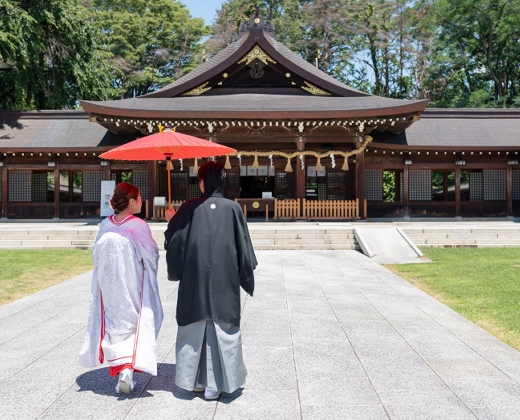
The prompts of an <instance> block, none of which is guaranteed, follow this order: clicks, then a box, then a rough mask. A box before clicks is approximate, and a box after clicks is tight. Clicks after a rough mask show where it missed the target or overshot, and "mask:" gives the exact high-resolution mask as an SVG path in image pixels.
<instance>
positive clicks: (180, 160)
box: [179, 159, 184, 172]
mask: <svg viewBox="0 0 520 420" xmlns="http://www.w3.org/2000/svg"><path fill="white" fill-rule="evenodd" d="M179 163H180V164H181V172H182V171H184V164H183V163H182V159H179Z"/></svg>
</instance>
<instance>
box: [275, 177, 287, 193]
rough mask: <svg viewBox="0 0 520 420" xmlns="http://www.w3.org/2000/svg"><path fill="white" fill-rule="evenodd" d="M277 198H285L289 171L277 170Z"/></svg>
mask: <svg viewBox="0 0 520 420" xmlns="http://www.w3.org/2000/svg"><path fill="white" fill-rule="evenodd" d="M275 179H276V198H277V199H279V200H283V199H284V198H287V197H288V194H287V172H276V178H275Z"/></svg>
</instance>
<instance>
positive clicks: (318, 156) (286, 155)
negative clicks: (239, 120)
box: [193, 136, 372, 173]
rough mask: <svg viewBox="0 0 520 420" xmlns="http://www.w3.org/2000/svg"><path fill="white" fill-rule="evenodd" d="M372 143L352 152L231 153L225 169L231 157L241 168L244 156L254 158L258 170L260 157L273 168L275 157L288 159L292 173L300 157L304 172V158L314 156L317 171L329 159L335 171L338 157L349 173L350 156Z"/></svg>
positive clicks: (366, 137)
mask: <svg viewBox="0 0 520 420" xmlns="http://www.w3.org/2000/svg"><path fill="white" fill-rule="evenodd" d="M371 141H372V137H371V136H365V141H364V142H363V144H361V146H359V148H357V149H354V150H350V151H348V152H344V151H341V150H332V151H330V152H325V153H318V152H315V151H312V150H306V151H303V152H293V153H285V152H281V151H274V150H272V151H269V152H258V151H246V150H243V151H239V152H235V153H230V154H229V155H226V163H225V166H224V168H225V169H231V162H230V160H229V157H230V156H236V157H237V159H238V163H239V165H240V166H242V156H252V157H254V161H253V166H252V167H253V168H254V169H258V168H259V164H258V158H259V157H267V158H269V161H270V166H271V167H273V157H274V156H280V157H283V158H286V159H287V165H286V166H285V172H292V171H293V169H292V166H291V159H292V158H295V157H299V158H300V160H301V167H302V170H304V169H305V161H304V156H314V157H315V158H316V160H317V162H316V170H317V171H321V170H323V165H322V164H321V158H326V157H329V158H330V163H331V166H332V168H333V169H334V168H335V167H336V158H335V156H336V155H337V156H342V157H343V159H344V161H343V166H342V167H341V169H342V170H343V171H348V170H349V166H348V158H349V156H355V155H358V154H360V153H362V152H363V151H364V150H365V149H366V147H367V146H368V144H369V143H370V142H371ZM213 160H214V158H213ZM193 170H194V172H195V173H197V172H198V170H199V166H198V162H197V159H195V165H194V167H193Z"/></svg>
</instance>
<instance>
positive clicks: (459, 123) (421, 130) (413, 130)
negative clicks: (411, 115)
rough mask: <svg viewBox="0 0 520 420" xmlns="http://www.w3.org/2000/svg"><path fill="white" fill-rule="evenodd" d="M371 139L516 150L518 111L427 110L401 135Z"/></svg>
mask: <svg viewBox="0 0 520 420" xmlns="http://www.w3.org/2000/svg"><path fill="white" fill-rule="evenodd" d="M373 137H374V141H376V142H378V143H387V144H398V145H407V146H410V147H435V148H447V147H464V148H467V147H475V148H481V147H482V148H485V147H489V148H493V147H511V148H515V149H520V110H510V109H478V110H475V109H427V110H425V111H424V113H423V114H422V116H421V120H420V121H417V122H415V123H414V124H412V126H410V127H409V128H407V129H406V131H405V132H403V133H401V134H399V135H395V134H387V133H383V134H374V135H373Z"/></svg>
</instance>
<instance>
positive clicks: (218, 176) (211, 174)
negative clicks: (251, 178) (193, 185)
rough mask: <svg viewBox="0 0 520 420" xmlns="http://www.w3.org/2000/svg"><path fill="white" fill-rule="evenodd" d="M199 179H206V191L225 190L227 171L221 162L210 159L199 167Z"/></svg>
mask: <svg viewBox="0 0 520 420" xmlns="http://www.w3.org/2000/svg"><path fill="white" fill-rule="evenodd" d="M198 176H199V179H202V180H203V181H204V193H214V192H219V193H223V192H224V183H225V182H226V171H225V169H224V165H222V163H220V162H213V161H212V160H210V161H209V162H206V163H205V164H204V165H202V166H201V167H200V168H199V172H198Z"/></svg>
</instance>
